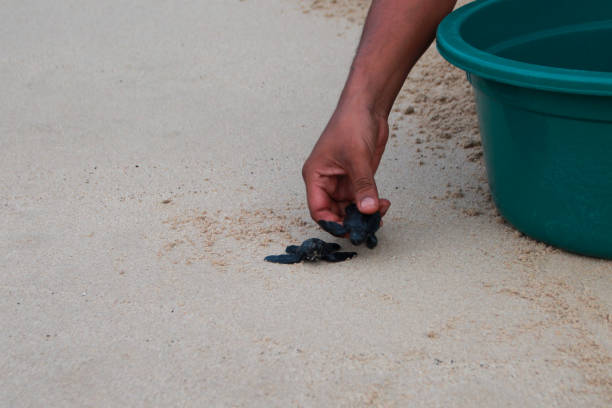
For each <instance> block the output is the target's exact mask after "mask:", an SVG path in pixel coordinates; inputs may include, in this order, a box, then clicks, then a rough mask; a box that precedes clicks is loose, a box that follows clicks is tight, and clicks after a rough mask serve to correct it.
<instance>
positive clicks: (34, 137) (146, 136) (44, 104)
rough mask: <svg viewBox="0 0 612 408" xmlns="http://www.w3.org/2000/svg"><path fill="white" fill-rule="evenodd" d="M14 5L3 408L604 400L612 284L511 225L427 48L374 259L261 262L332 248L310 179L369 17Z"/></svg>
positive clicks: (1, 235) (299, 6)
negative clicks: (319, 224) (302, 249)
mask: <svg viewBox="0 0 612 408" xmlns="http://www.w3.org/2000/svg"><path fill="white" fill-rule="evenodd" d="M4 3H5V4H3V6H2V8H1V10H0V16H1V17H2V18H1V20H2V21H3V24H2V26H1V27H0V33H1V34H0V49H2V54H1V55H0V85H1V87H0V89H2V93H1V94H0V95H1V96H0V117H1V118H2V120H0V147H1V151H2V161H1V162H0V189H1V195H0V219H1V220H2V226H3V227H2V229H0V273H1V275H0V276H1V280H0V290H1V294H2V296H1V297H0V327H2V330H1V332H0V406H2V407H33V406H46V407H48V406H53V407H60V406H61V407H67V406H74V407H89V406H91V407H94V406H95V407H105V406H108V407H116V406H143V407H144V406H194V407H203V406H211V407H212V406H227V407H233V406H236V407H247V406H248V407H289V406H295V407H315V406H318V407H324V406H347V407H370V406H372V407H402V406H423V407H430V406H444V407H452V406H455V407H472V406H506V407H522V408H524V407H542V406H560V407H577V406H581V407H604V406H609V404H611V403H612V369H611V367H612V336H611V334H612V319H611V317H610V312H611V310H612V263H611V262H609V261H602V260H596V259H589V258H584V257H580V256H576V255H571V254H567V253H564V252H561V251H558V250H555V249H552V248H549V247H547V246H545V245H543V244H538V243H535V242H533V241H531V240H530V239H528V238H526V237H523V236H521V235H520V234H518V233H516V232H515V231H514V230H513V229H512V228H511V227H510V226H508V225H506V224H504V222H503V220H501V218H500V217H499V216H498V215H497V213H496V211H495V209H494V207H493V205H492V204H491V201H490V197H489V195H488V189H487V185H486V174H485V170H484V166H483V165H482V162H481V157H480V156H481V152H480V147H479V142H478V132H477V127H476V119H475V116H474V112H473V106H472V104H471V101H470V99H469V98H470V91H469V86H468V85H467V84H466V82H465V78H464V75H463V74H462V73H461V72H459V71H456V70H454V69H452V68H450V67H449V66H448V65H446V64H445V63H444V62H442V60H441V59H440V58H439V57H437V55H436V53H435V51H434V50H430V52H429V53H428V54H427V56H426V57H425V58H424V59H423V60H422V61H421V63H420V64H419V66H418V67H417V68H415V70H414V71H413V73H412V74H411V76H410V79H409V81H408V82H407V84H406V87H405V89H404V90H403V91H402V94H401V95H400V98H399V100H398V103H397V106H396V109H395V110H394V112H393V115H392V117H391V121H390V124H391V126H392V133H393V136H392V138H391V141H390V143H389V147H388V151H387V153H386V155H385V159H384V162H383V164H382V166H381V169H380V170H379V173H378V175H377V181H378V183H379V188H380V190H381V192H382V194H383V195H384V196H386V197H388V198H389V199H390V200H391V201H392V203H393V204H392V207H391V210H390V212H389V214H388V216H387V217H386V223H385V226H384V228H383V229H382V230H381V231H380V233H379V234H378V236H379V242H380V244H379V246H378V247H377V248H376V249H375V250H372V251H370V250H367V249H366V248H358V249H357V251H358V252H359V256H358V257H356V258H354V259H353V260H351V261H349V262H345V263H341V264H333V265H332V264H317V265H305V264H300V265H294V266H281V265H272V264H267V263H264V262H263V261H262V259H263V257H264V256H265V255H268V254H271V253H280V252H282V250H283V248H284V246H285V245H287V244H289V243H297V242H300V241H301V240H303V239H305V238H308V237H313V236H316V237H321V238H327V236H326V235H325V234H324V233H323V232H321V231H319V230H318V229H317V228H316V226H315V225H314V224H313V222H312V221H311V220H310V219H309V216H308V212H307V210H306V207H305V197H304V191H303V185H302V181H301V176H300V167H301V163H302V162H303V160H304V159H305V158H306V156H307V155H308V153H309V152H310V149H311V148H312V145H313V143H314V141H315V140H316V138H317V137H318V135H319V132H320V131H321V129H322V128H323V126H324V125H325V122H326V121H327V119H328V116H329V114H330V112H331V109H332V108H333V106H334V104H335V102H336V98H337V96H338V93H339V91H340V88H341V86H342V84H343V80H344V77H345V75H346V72H347V68H348V65H349V63H350V60H351V57H352V54H353V51H354V48H355V45H356V41H357V39H358V36H359V32H360V29H359V24H360V20H361V18H363V15H364V7H365V6H366V5H367V4H366V3H367V2H365V1H359V0H354V1H349V0H343V1H341V0H337V1H333V0H329V1H325V0H316V1H307V0H305V1H302V2H300V1H299V0H266V1H264V0H246V1H238V0H206V1H203V2H195V1H187V0H185V1H173V2H169V1H161V0H146V1H145V0H129V1H123V2H113V3H114V5H111V4H109V3H110V2H98V1H70V0H62V1H54V2H49V1H42V0H29V1H23V0H22V1H14V0H7V1H5V2H4ZM349 246H350V245H349Z"/></svg>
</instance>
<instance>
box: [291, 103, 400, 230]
mask: <svg viewBox="0 0 612 408" xmlns="http://www.w3.org/2000/svg"><path fill="white" fill-rule="evenodd" d="M388 137H389V126H388V124H387V120H386V118H384V117H382V116H377V115H375V114H374V113H373V112H370V111H369V110H367V109H349V108H343V107H339V108H338V109H337V110H336V112H335V113H334V115H333V116H332V118H331V119H330V121H329V123H328V125H327V127H326V128H325V130H324V131H323V133H322V134H321V137H320V138H319V140H318V142H317V143H316V145H315V147H314V148H313V150H312V153H311V154H310V156H309V157H308V159H307V160H306V162H305V163H304V166H303V168H302V176H303V178H304V182H305V184H306V195H307V199H308V208H309V210H310V215H311V217H312V218H313V219H314V220H315V221H320V220H326V221H334V222H341V221H342V220H343V218H344V215H345V214H344V209H345V208H346V207H347V206H348V205H349V204H350V203H352V202H355V203H356V204H357V207H358V209H359V211H360V212H362V213H364V214H373V213H375V212H376V211H380V213H381V215H384V214H385V213H386V212H387V210H388V209H389V206H390V205H391V203H390V202H389V200H386V199H381V198H379V197H378V190H377V188H376V182H375V181H374V174H375V173H376V170H377V169H378V165H379V163H380V160H381V158H382V155H383V152H384V150H385V145H386V143H387V139H388Z"/></svg>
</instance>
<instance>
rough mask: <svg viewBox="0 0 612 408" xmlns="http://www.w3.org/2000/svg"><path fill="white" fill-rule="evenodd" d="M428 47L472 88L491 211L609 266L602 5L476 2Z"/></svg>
mask: <svg viewBox="0 0 612 408" xmlns="http://www.w3.org/2000/svg"><path fill="white" fill-rule="evenodd" d="M437 44H438V50H439V51H440V53H441V54H442V56H443V57H444V58H446V59H447V60H448V61H449V62H450V63H452V64H454V65H456V66H458V67H460V68H462V69H464V70H465V71H467V73H468V79H469V80H470V82H471V83H472V85H473V87H474V94H475V98H476V105H477V111H478V120H479V124H480V132H481V136H482V144H483V149H484V157H485V162H486V166H487V173H488V177H489V184H490V187H491V193H492V196H493V199H494V200H495V203H496V205H497V207H498V209H499V211H500V213H501V214H502V215H503V216H504V217H505V218H506V219H507V220H508V221H509V222H510V223H511V224H512V225H514V226H515V227H516V228H517V229H519V230H520V231H522V232H524V233H525V234H527V235H529V236H531V237H533V238H535V239H537V240H540V241H543V242H546V243H549V244H551V245H554V246H557V247H560V248H563V249H566V250H569V251H572V252H576V253H580V254H584V255H590V256H596V257H602V258H608V259H612V1H611V0H587V1H583V2H576V1H575V0H554V1H553V0H481V1H476V2H473V3H470V4H468V5H467V6H464V7H462V8H460V9H458V10H456V11H455V12H453V13H452V14H450V15H449V16H448V17H447V18H445V19H444V21H443V22H442V23H441V24H440V26H439V28H438V38H437Z"/></svg>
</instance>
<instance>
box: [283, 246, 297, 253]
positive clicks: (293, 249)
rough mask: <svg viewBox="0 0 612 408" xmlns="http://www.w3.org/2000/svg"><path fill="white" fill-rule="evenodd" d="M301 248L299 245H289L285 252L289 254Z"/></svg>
mask: <svg viewBox="0 0 612 408" xmlns="http://www.w3.org/2000/svg"><path fill="white" fill-rule="evenodd" d="M298 249H299V245H289V246H288V247H287V248H286V249H285V252H286V253H288V254H297V250H298Z"/></svg>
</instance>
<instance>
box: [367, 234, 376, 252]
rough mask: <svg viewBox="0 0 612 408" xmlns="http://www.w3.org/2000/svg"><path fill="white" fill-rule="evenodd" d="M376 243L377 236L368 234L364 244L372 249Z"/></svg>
mask: <svg viewBox="0 0 612 408" xmlns="http://www.w3.org/2000/svg"><path fill="white" fill-rule="evenodd" d="M376 244H378V238H376V235H374V234H370V235H368V239H366V246H367V247H368V248H370V249H373V248H374V247H375V246H376Z"/></svg>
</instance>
